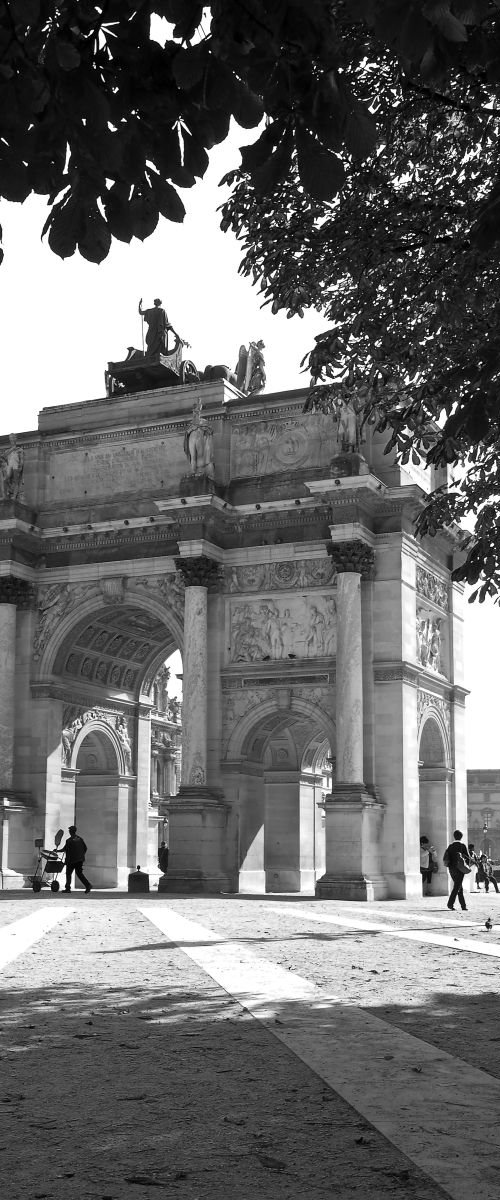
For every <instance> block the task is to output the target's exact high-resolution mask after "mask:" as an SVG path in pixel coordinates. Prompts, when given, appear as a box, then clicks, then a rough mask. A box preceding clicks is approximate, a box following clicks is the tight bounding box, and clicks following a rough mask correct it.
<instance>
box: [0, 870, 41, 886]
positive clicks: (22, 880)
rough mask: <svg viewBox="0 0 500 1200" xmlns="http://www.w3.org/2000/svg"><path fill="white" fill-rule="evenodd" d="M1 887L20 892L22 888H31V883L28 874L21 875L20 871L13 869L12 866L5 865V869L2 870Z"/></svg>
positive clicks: (0, 876)
mask: <svg viewBox="0 0 500 1200" xmlns="http://www.w3.org/2000/svg"><path fill="white" fill-rule="evenodd" d="M33 870H34V868H33ZM0 887H1V890H2V891H3V892H19V891H20V890H21V888H30V887H31V884H30V883H29V882H28V879H27V876H26V875H20V873H19V871H11V869H10V867H8V868H7V867H4V868H3V871H0Z"/></svg>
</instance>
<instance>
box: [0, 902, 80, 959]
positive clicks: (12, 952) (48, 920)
mask: <svg viewBox="0 0 500 1200" xmlns="http://www.w3.org/2000/svg"><path fill="white" fill-rule="evenodd" d="M72 912H74V909H73V908H69V907H66V906H64V908H63V907H62V906H61V907H60V908H55V907H52V906H51V907H50V908H39V909H37V911H36V912H32V913H30V914H29V916H27V917H20V918H19V920H18V921H12V923H11V924H10V925H5V926H4V928H3V929H1V930H0V970H1V969H2V967H5V966H6V964H7V963H10V962H12V959H13V958H17V956H18V955H19V954H22V953H23V951H24V950H27V949H28V947H29V946H32V945H33V943H34V942H38V941H39V939H40V938H41V937H43V935H44V933H48V932H49V929H53V927H54V925H57V924H58V922H59V921H63V920H64V919H65V917H69V915H70V913H72Z"/></svg>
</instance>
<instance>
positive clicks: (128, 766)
mask: <svg viewBox="0 0 500 1200" xmlns="http://www.w3.org/2000/svg"><path fill="white" fill-rule="evenodd" d="M116 732H117V734H118V737H119V739H120V741H121V744H122V750H123V760H124V764H125V774H126V775H131V774H132V744H131V741H130V738H129V734H128V729H127V722H126V720H125V717H123V716H121V717H117V718H116Z"/></svg>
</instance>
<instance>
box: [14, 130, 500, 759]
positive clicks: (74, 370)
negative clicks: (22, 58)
mask: <svg viewBox="0 0 500 1200" xmlns="http://www.w3.org/2000/svg"><path fill="white" fill-rule="evenodd" d="M251 140H252V136H251V135H249V134H247V133H246V131H244V130H238V129H237V128H236V129H235V131H234V133H233V134H232V138H231V141H230V142H229V143H226V144H225V145H224V146H220V147H217V148H216V149H215V150H214V151H212V154H211V166H210V169H209V172H208V173H207V176H206V178H205V180H204V181H203V183H202V184H201V185H197V186H196V187H195V188H194V189H192V191H184V192H182V197H183V200H184V202H185V205H186V209H187V214H188V215H187V217H186V219H185V221H184V224H183V225H170V224H169V223H168V222H167V221H164V220H163V219H162V218H160V222H159V225H158V228H157V230H156V232H155V233H154V234H153V235H152V237H150V238H148V239H147V240H146V241H145V242H144V243H141V242H138V241H137V240H134V241H133V242H132V243H131V244H130V245H129V246H127V245H126V244H124V243H121V242H114V243H113V245H112V249H111V251H110V254H109V256H108V258H107V259H106V260H105V262H104V263H101V265H100V266H95V265H93V264H91V263H87V262H86V261H85V260H84V259H82V258H80V256H79V255H75V256H74V257H73V258H70V259H66V261H65V262H63V261H61V259H59V258H57V257H56V256H55V255H54V254H53V253H52V252H51V250H50V249H49V247H48V245H47V244H46V242H43V243H42V242H41V241H40V233H41V229H42V226H43V223H44V221H45V218H46V215H47V209H46V207H45V204H44V202H43V201H42V200H39V199H38V198H36V199H34V200H33V201H28V202H26V204H24V205H23V206H20V205H11V204H6V203H2V207H1V222H2V225H3V233H4V248H5V259H4V263H3V265H2V267H1V268H0V330H1V337H2V375H1V378H2V398H3V402H2V406H1V415H0V433H1V434H6V433H9V432H11V431H12V430H15V431H19V432H21V431H24V430H30V429H36V428H37V420H38V412H39V410H40V409H41V408H43V407H45V406H48V405H56V404H67V403H71V402H75V401H83V400H90V399H95V398H97V397H99V396H102V395H104V371H105V368H106V363H107V362H108V360H109V361H113V360H115V361H116V360H119V359H122V358H124V357H125V355H126V350H127V346H130V345H135V346H137V347H140V346H141V321H140V317H139V316H138V313H137V306H138V302H139V299H140V298H141V297H142V298H143V301H144V305H145V306H148V305H151V304H152V301H153V299H154V297H155V296H160V297H161V299H162V300H163V303H164V305H165V307H166V309H167V312H168V314H169V317H170V320H171V322H172V324H173V325H174V327H175V328H176V329H177V331H178V333H179V334H180V335H181V337H183V338H185V339H186V340H187V341H188V342H190V343H191V349H190V350H189V351H188V352H186V353H187V354H189V357H191V358H192V359H193V361H194V362H195V363H196V365H197V366H198V367H200V368H203V367H205V366H206V365H207V363H212V364H213V363H218V362H222V363H226V364H227V365H228V366H230V367H232V368H234V366H235V364H236V360H237V356H238V350H239V347H240V345H241V343H245V344H246V345H248V342H249V341H250V340H252V341H254V340H257V339H258V338H262V339H263V340H264V342H265V344H266V350H265V357H266V371H267V385H266V390H267V391H281V390H284V389H285V388H296V387H304V386H306V385H307V383H308V375H307V374H301V373H300V360H301V358H302V357H303V356H304V354H306V352H307V351H308V349H309V348H310V347H311V345H312V342H313V339H314V337H315V335H316V334H318V333H320V332H321V331H322V330H323V329H324V328H325V322H324V321H323V320H322V318H321V317H319V316H318V315H317V314H316V313H306V315H305V317H304V319H303V320H300V318H298V317H295V318H293V319H292V320H291V321H289V320H287V318H286V316H284V315H278V316H272V314H271V310H270V307H269V306H268V307H267V308H264V309H261V307H260V305H261V300H262V297H259V294H258V292H257V290H256V289H255V288H253V287H252V286H251V284H250V282H249V281H248V280H246V279H242V278H241V277H240V276H239V275H238V265H239V262H240V251H239V249H238V245H237V243H236V240H235V239H234V238H233V237H232V235H229V234H223V233H221V231H220V229H219V220H220V218H219V216H218V215H217V213H216V208H217V206H218V205H219V204H220V203H221V202H222V200H223V198H224V195H225V190H224V189H222V188H219V187H218V182H219V180H220V178H221V177H222V175H224V174H225V172H226V171H228V170H229V169H230V168H231V167H232V166H235V165H237V164H238V162H239V155H238V152H237V147H238V146H239V145H242V144H243V143H244V142H245V141H251ZM466 608H467V611H466V655H467V659H466V666H467V685H468V687H469V688H470V689H471V692H472V695H471V697H470V698H469V700H468V703H467V711H468V734H467V766H468V767H470V768H476V769H477V768H481V767H483V768H486V767H500V745H499V744H498V733H497V728H496V723H497V715H496V704H495V692H496V689H495V684H496V679H497V678H498V677H499V675H500V638H499V630H500V609H499V608H498V607H496V606H494V605H492V604H489V605H488V604H484V605H481V606H478V605H467V606H466ZM173 691H174V689H173V686H171V687H170V692H171V694H172V693H173Z"/></svg>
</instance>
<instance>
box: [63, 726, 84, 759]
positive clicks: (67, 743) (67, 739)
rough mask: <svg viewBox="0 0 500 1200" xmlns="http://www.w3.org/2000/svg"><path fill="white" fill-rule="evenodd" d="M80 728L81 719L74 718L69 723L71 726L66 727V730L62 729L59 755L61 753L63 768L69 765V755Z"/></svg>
mask: <svg viewBox="0 0 500 1200" xmlns="http://www.w3.org/2000/svg"><path fill="white" fill-rule="evenodd" d="M82 726H83V720H82V718H81V717H76V719H75V720H74V721H72V722H71V725H68V726H66V728H65V729H63V731H62V734H61V741H62V746H61V753H62V760H63V763H64V766H66V767H69V765H70V763H71V754H72V750H73V745H74V743H75V741H76V739H77V737H78V734H79V732H80V729H81V728H82Z"/></svg>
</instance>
